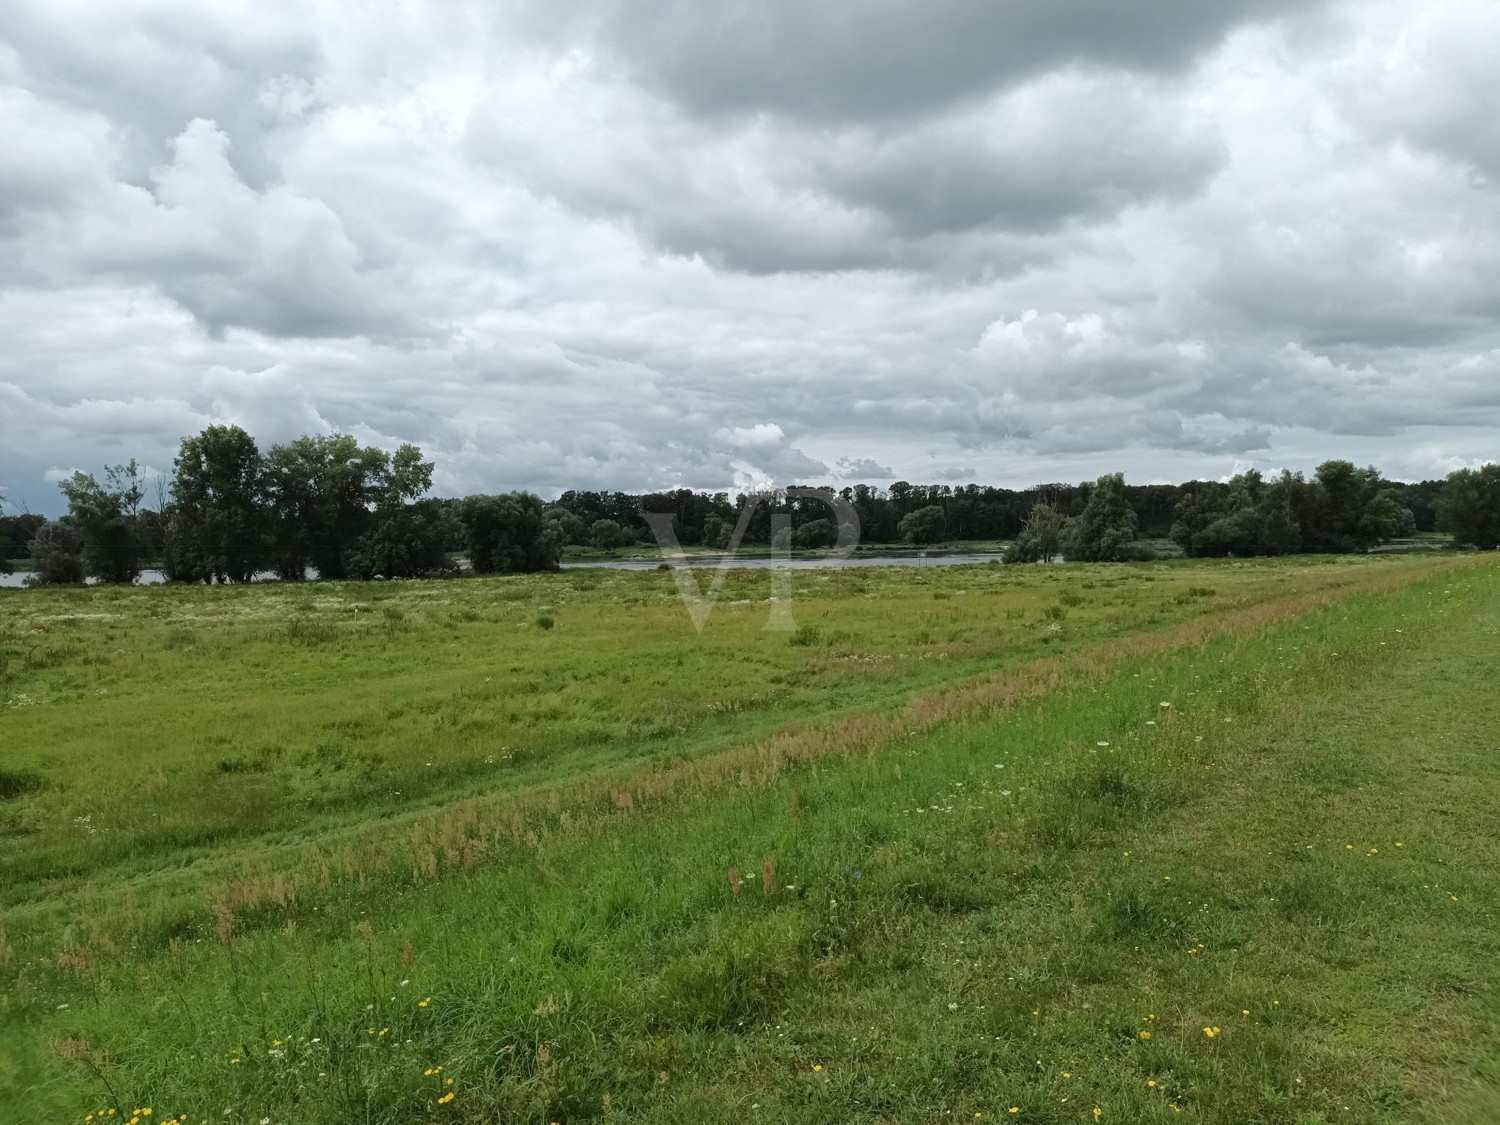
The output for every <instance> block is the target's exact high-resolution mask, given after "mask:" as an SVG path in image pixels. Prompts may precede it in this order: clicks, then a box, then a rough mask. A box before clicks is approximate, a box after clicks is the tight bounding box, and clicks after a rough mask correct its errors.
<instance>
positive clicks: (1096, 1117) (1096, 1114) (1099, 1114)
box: [1094, 1106, 1104, 1121]
mask: <svg viewBox="0 0 1500 1125" xmlns="http://www.w3.org/2000/svg"><path fill="white" fill-rule="evenodd" d="M1103 1116H1104V1111H1103V1110H1102V1109H1100V1108H1099V1107H1098V1106H1095V1107H1094V1120H1095V1121H1098V1120H1099V1118H1101V1117H1103Z"/></svg>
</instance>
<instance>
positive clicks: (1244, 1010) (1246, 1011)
mask: <svg viewBox="0 0 1500 1125" xmlns="http://www.w3.org/2000/svg"><path fill="white" fill-rule="evenodd" d="M1249 1014H1250V1009H1249V1008H1241V1009H1240V1015H1242V1016H1248V1015H1249Z"/></svg>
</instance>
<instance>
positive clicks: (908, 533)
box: [896, 504, 948, 543]
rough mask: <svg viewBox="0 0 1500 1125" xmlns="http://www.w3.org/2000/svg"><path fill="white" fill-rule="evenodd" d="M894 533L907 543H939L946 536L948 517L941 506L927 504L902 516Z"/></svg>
mask: <svg viewBox="0 0 1500 1125" xmlns="http://www.w3.org/2000/svg"><path fill="white" fill-rule="evenodd" d="M896 533H897V534H898V535H900V536H901V538H902V540H903V541H905V542H907V543H941V542H942V541H943V539H945V538H946V537H947V534H948V517H947V514H946V513H945V512H944V511H943V508H942V505H941V504H927V505H924V506H923V507H920V508H916V509H914V510H913V511H910V512H908V513H907V514H906V515H904V516H902V517H901V519H900V521H899V522H898V523H897V524H896Z"/></svg>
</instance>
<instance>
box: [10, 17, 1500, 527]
mask: <svg viewBox="0 0 1500 1125" xmlns="http://www.w3.org/2000/svg"><path fill="white" fill-rule="evenodd" d="M1497 58H1500V4H1497V3H1494V2H1486V0H1401V2H1384V0H1361V2H1357V3H1319V2H1315V0H1133V2H1132V3H1129V4H1124V3H1120V0H817V2H816V3H809V2H807V0H754V2H741V0H714V2H713V3H703V2H702V0H650V2H643V3H637V4H626V3H623V2H612V0H569V2H567V3H559V2H558V0H535V2H528V0H516V2H499V3H496V2H488V3H474V4H469V3H460V2H455V0H442V2H440V3H431V4H423V3H416V2H407V3H384V2H381V0H374V2H370V0H365V2H361V3H353V2H349V3H307V2H298V3H295V4H277V3H268V2H267V0H255V2H253V3H244V4H233V3H213V4H204V3H202V2H201V0H181V2H167V0H108V2H106V0H95V2H93V3H73V2H68V0H3V5H0V487H3V488H4V490H5V491H6V492H7V493H8V495H9V496H10V498H11V500H12V501H17V500H20V501H24V502H25V503H26V504H28V505H29V506H30V507H31V508H32V509H33V510H39V511H44V512H51V511H55V510H56V509H57V506H58V505H57V497H56V488H55V484H54V482H55V480H56V479H57V478H58V476H59V475H60V474H63V473H66V472H67V471H69V470H72V469H74V468H84V469H89V470H98V469H99V468H100V467H101V466H102V465H104V464H105V463H113V462H116V461H123V460H126V459H128V458H130V457H132V456H135V457H137V458H139V459H140V460H141V461H142V462H144V463H145V464H147V465H148V466H149V467H151V468H152V469H154V470H160V469H169V468H170V467H171V460H172V455H173V452H174V450H175V449H176V445H177V442H178V440H179V439H180V438H181V437H182V436H183V435H184V434H189V433H193V432H196V431H197V430H199V429H201V428H202V427H203V426H205V425H207V424H209V423H211V422H235V423H238V424H240V425H242V426H244V427H245V428H246V429H248V430H250V432H251V433H253V434H254V435H255V436H256V437H257V438H258V439H259V440H260V441H261V444H262V446H263V447H264V446H265V445H268V444H270V443H271V442H274V441H280V440H285V439H287V438H289V437H293V436H295V435H297V434H299V433H303V432H331V431H334V430H341V431H346V432H350V433H353V434H355V435H357V436H359V437H361V438H362V439H365V440H367V441H371V442H376V443H379V444H381V445H385V446H388V447H393V446H394V445H395V444H396V443H398V442H401V441H414V442H417V443H418V444H420V445H421V446H422V448H423V449H424V451H426V452H427V454H428V455H429V456H430V457H431V458H433V459H434V460H436V462H437V465H438V470H437V474H436V481H437V487H438V491H440V492H442V493H445V494H454V493H464V492H472V491H481V490H500V489H509V488H518V487H524V488H529V489H533V490H537V491H540V492H541V493H543V494H544V495H555V494H556V493H557V492H558V491H560V490H562V489H564V488H568V487H578V488H619V489H625V490H641V489H648V488H649V489H658V488H668V487H679V486H689V487H700V488H708V489H722V488H731V487H735V486H740V487H743V486H746V485H750V484H755V483H767V482H774V483H776V484H783V485H784V484H791V483H799V482H811V483H822V482H834V483H838V482H854V481H861V480H862V481H867V482H869V483H872V484H881V485H886V484H889V483H890V482H891V481H892V480H894V479H897V478H905V479H907V480H912V481H920V482H931V481H947V482H952V483H955V484H958V483H963V482H967V481H980V482H985V483H997V484H1006V485H1012V486H1024V485H1028V484H1032V483H1036V482H1038V481H1043V480H1046V481H1051V480H1078V479H1083V478H1088V477H1093V476H1096V475H1098V474H1099V473H1101V472H1105V471H1110V470H1114V469H1123V470H1125V471H1126V473H1127V475H1128V477H1129V479H1131V480H1133V481H1136V482H1141V483H1145V482H1151V481H1163V480H1182V479H1187V478H1191V477H1219V476H1223V475H1225V474H1228V473H1231V472H1233V471H1235V470H1236V469H1238V468H1243V467H1246V466H1251V465H1254V466H1259V467H1262V468H1266V469H1272V468H1277V467H1281V466H1288V467H1291V468H1308V467H1311V465H1313V464H1314V463H1316V462H1317V461H1318V460H1320V459H1323V458H1325V457H1328V456H1344V457H1349V458H1351V459H1353V460H1356V461H1359V462H1361V463H1369V462H1374V463H1377V464H1378V465H1380V466H1381V468H1383V469H1384V470H1386V472H1387V473H1388V474H1389V475H1392V476H1396V477H1402V478H1411V479H1419V478H1423V477H1431V476H1435V475H1442V474H1445V473H1447V472H1448V471H1451V470H1452V469H1453V468H1456V467H1459V466H1462V465H1465V464H1470V463H1474V462H1477V461H1480V460H1485V459H1489V458H1493V457H1496V456H1500V453H1497V445H1500V443H1497V440H1496V435H1497V432H1500V431H1497V429H1496V426H1497V423H1500V112H1497V111H1496V107H1497V106H1500V66H1497V65H1496V59H1497Z"/></svg>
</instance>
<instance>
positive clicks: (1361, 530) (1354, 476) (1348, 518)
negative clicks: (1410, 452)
mask: <svg viewBox="0 0 1500 1125" xmlns="http://www.w3.org/2000/svg"><path fill="white" fill-rule="evenodd" d="M1314 479H1315V480H1316V483H1317V486H1318V494H1317V498H1316V503H1315V504H1314V505H1312V506H1311V507H1312V511H1311V513H1310V515H1311V518H1310V519H1309V520H1308V522H1307V523H1306V524H1304V527H1303V533H1304V535H1305V536H1306V537H1307V538H1308V539H1309V541H1310V545H1312V546H1314V547H1319V548H1322V549H1324V550H1328V551H1368V550H1369V549H1370V548H1371V547H1374V546H1376V545H1377V544H1380V543H1385V542H1388V541H1389V540H1391V539H1393V538H1395V536H1396V533H1397V532H1398V531H1399V530H1400V529H1401V524H1402V520H1403V515H1402V513H1403V509H1402V507H1401V505H1400V504H1399V503H1398V502H1397V500H1396V496H1395V493H1394V492H1392V491H1391V490H1390V489H1389V488H1386V487H1385V485H1384V483H1383V482H1382V481H1381V479H1380V473H1379V471H1378V470H1376V469H1374V468H1373V467H1372V468H1366V469H1358V468H1355V466H1354V464H1353V463H1352V462H1350V461H1325V462H1323V464H1321V465H1319V466H1318V468H1317V472H1316V474H1315V477H1314Z"/></svg>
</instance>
